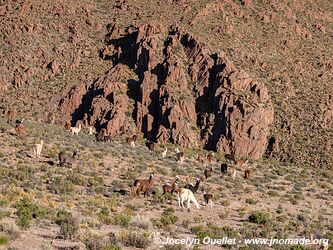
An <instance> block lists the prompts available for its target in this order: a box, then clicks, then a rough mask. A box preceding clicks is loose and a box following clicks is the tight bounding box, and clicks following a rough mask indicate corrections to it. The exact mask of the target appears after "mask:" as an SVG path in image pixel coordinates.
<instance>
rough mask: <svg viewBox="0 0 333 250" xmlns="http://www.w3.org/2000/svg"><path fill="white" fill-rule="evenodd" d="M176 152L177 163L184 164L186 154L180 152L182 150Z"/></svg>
mask: <svg viewBox="0 0 333 250" xmlns="http://www.w3.org/2000/svg"><path fill="white" fill-rule="evenodd" d="M175 151H176V154H177V161H178V162H179V163H180V164H182V163H183V161H184V159H185V156H184V153H183V152H180V150H179V149H178V148H176V149H175Z"/></svg>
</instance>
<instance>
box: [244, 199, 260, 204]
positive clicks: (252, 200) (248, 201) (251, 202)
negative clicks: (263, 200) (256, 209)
mask: <svg viewBox="0 0 333 250" xmlns="http://www.w3.org/2000/svg"><path fill="white" fill-rule="evenodd" d="M245 202H246V203H248V204H251V205H255V204H257V202H258V201H257V200H254V199H251V198H248V199H246V200H245Z"/></svg>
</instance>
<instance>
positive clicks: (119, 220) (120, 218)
mask: <svg viewBox="0 0 333 250" xmlns="http://www.w3.org/2000/svg"><path fill="white" fill-rule="evenodd" d="M133 215H134V212H133V210H131V209H124V210H123V211H122V212H121V213H119V214H117V215H115V216H113V217H112V222H113V224H115V225H119V226H122V227H128V226H129V224H130V222H131V219H132V217H133Z"/></svg>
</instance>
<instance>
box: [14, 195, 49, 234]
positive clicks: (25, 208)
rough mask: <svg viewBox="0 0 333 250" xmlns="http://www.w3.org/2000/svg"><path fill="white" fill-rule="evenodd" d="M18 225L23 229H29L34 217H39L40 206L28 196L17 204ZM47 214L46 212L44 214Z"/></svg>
mask: <svg viewBox="0 0 333 250" xmlns="http://www.w3.org/2000/svg"><path fill="white" fill-rule="evenodd" d="M16 215H17V220H16V222H17V225H19V227H20V228H21V229H28V228H29V227H30V226H31V221H32V219H33V218H39V216H41V214H40V213H39V212H38V206H37V205H36V204H35V203H34V202H33V201H31V200H30V199H28V198H23V199H21V200H20V201H19V202H18V203H17V204H16ZM44 215H45V214H44Z"/></svg>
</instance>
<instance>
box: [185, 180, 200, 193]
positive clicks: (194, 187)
mask: <svg viewBox="0 0 333 250" xmlns="http://www.w3.org/2000/svg"><path fill="white" fill-rule="evenodd" d="M199 185H200V179H197V182H196V183H195V186H193V185H192V184H191V183H190V184H186V185H185V186H184V188H186V189H189V190H191V191H192V192H193V193H194V194H195V193H196V192H197V191H198V189H199Z"/></svg>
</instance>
